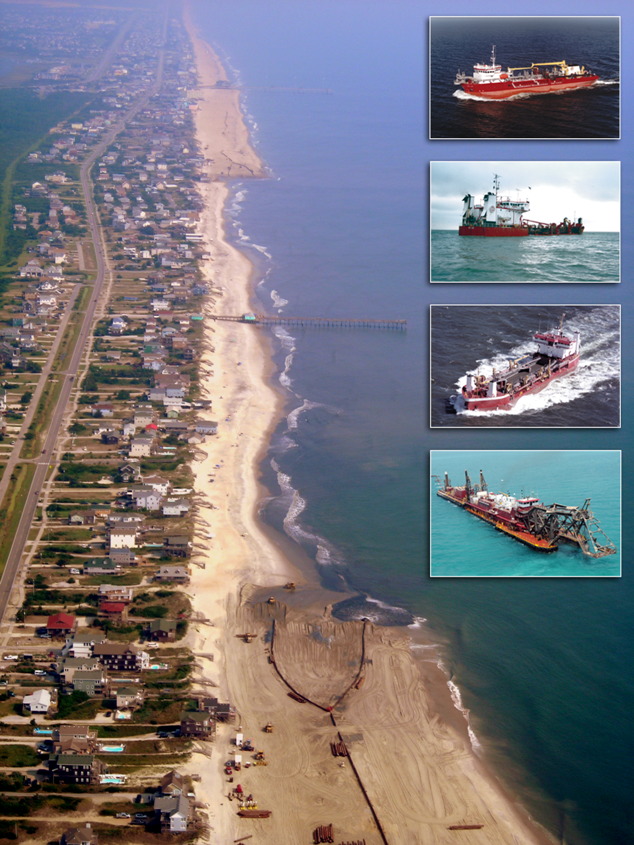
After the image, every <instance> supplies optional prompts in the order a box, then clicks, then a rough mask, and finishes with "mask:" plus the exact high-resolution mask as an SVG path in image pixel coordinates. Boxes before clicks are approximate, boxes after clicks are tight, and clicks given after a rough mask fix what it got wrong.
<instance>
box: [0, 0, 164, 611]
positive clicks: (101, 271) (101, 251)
mask: <svg viewBox="0 0 634 845" xmlns="http://www.w3.org/2000/svg"><path fill="white" fill-rule="evenodd" d="M166 31H167V12H165V17H164V21H163V36H162V44H165V35H166ZM164 61H165V49H164V47H161V49H160V51H159V56H158V64H157V73H156V80H155V82H154V84H153V85H152V87H151V88H150V89H149V90H148V91H147V92H146V93H145V94H144V95H143V96H142V97H141V98H140V99H139V100H137V102H136V103H135V104H134V105H133V106H132V107H131V108H130V109H129V110H128V111H127V112H126V113H125V114H124V115H123V117H122V118H121V120H120V121H119V123H117V124H116V125H115V126H114V127H112V129H111V130H110V131H109V133H108V135H107V136H106V137H105V138H104V139H103V141H102V142H101V143H100V144H99V145H98V146H97V147H96V148H95V149H94V150H93V152H92V153H91V154H90V155H89V156H88V158H87V159H86V161H85V162H84V163H83V164H82V166H81V170H80V181H81V187H82V191H83V195H84V201H85V203H86V214H87V218H88V225H89V227H90V235H91V238H92V242H93V244H94V247H95V257H96V260H97V278H96V280H95V284H94V286H93V289H92V296H91V298H90V303H89V305H88V308H87V309H86V313H85V315H84V319H83V322H82V326H81V330H80V333H79V338H78V340H77V343H76V344H75V348H74V350H73V353H72V356H71V360H70V362H69V364H68V367H67V368H66V373H65V377H64V383H63V384H62V389H61V392H60V396H59V399H58V401H57V404H56V406H55V410H54V411H53V417H52V419H51V424H50V427H49V429H48V435H47V437H46V441H45V443H44V452H43V453H42V458H41V459H40V460H39V461H38V462H37V465H36V468H35V475H34V476H33V481H32V483H31V487H30V489H29V492H28V496H27V501H26V503H25V505H24V510H23V511H22V516H21V518H20V523H19V525H18V528H17V530H16V533H15V537H14V540H13V544H12V546H11V551H10V552H9V556H8V558H7V563H6V566H5V568H4V572H3V573H2V579H1V580H0V624H2V622H4V621H5V618H4V617H5V614H6V610H7V605H8V603H9V598H10V596H11V592H12V590H13V585H14V582H15V579H16V576H17V574H18V569H19V566H20V560H21V559H22V552H23V551H24V547H25V545H26V541H27V538H28V535H29V531H30V529H31V525H32V524H33V520H34V517H35V512H36V508H37V504H38V500H39V493H40V490H41V489H42V487H43V485H44V482H45V480H46V473H47V471H48V467H49V460H48V457H49V456H52V454H53V451H54V448H55V443H56V441H57V438H58V436H59V434H60V430H61V427H62V420H63V418H64V414H65V412H66V407H67V405H68V401H69V399H70V395H71V391H72V389H73V386H74V380H75V376H76V375H77V373H78V371H79V365H80V363H81V359H82V356H83V354H84V350H85V348H86V342H87V340H88V338H89V336H90V332H91V328H92V324H93V320H94V318H95V312H96V310H97V304H98V302H99V299H100V297H101V293H102V290H103V286H104V280H105V276H106V262H105V258H104V255H105V244H104V243H103V239H102V237H101V228H100V225H99V221H98V219H97V213H96V210H95V206H94V203H93V198H92V194H91V190H90V170H91V168H92V166H93V164H94V163H95V161H96V160H97V158H99V157H100V156H102V155H103V154H104V152H105V151H106V149H107V148H108V147H109V146H110V144H111V143H112V142H113V141H114V139H115V138H116V136H117V135H118V134H119V132H121V131H122V130H123V129H124V128H125V125H126V124H127V123H128V121H130V120H132V118H133V117H134V116H135V115H136V114H137V112H138V111H140V109H143V108H145V106H146V105H147V104H148V102H149V100H150V98H151V97H153V96H154V94H156V93H157V92H158V91H159V90H160V87H161V84H162V82H163V66H164ZM34 407H35V404H34ZM18 448H19V446H18V444H17V443H16V449H18ZM44 455H46V456H47V457H46V458H44ZM16 463H17V461H16ZM5 476H6V477H7V478H8V477H9V476H10V473H9V474H8V475H7V473H6V471H5ZM0 501H1V500H0Z"/></svg>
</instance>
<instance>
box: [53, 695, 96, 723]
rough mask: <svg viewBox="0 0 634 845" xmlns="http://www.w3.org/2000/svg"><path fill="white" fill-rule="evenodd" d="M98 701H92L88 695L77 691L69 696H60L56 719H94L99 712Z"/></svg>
mask: <svg viewBox="0 0 634 845" xmlns="http://www.w3.org/2000/svg"><path fill="white" fill-rule="evenodd" d="M99 706H100V702H99V700H98V699H91V698H89V696H88V693H86V692H82V691H81V690H75V691H74V692H71V693H70V694H69V695H60V696H59V700H58V704H57V716H56V717H55V718H56V719H69V718H70V717H71V716H72V717H73V719H94V718H95V716H96V715H97V711H98V710H99Z"/></svg>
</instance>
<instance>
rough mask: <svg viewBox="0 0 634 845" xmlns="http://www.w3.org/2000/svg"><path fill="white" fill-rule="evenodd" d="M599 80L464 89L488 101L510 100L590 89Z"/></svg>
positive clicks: (468, 85)
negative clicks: (531, 95) (526, 95)
mask: <svg viewBox="0 0 634 845" xmlns="http://www.w3.org/2000/svg"><path fill="white" fill-rule="evenodd" d="M598 79H599V77H598V76H584V77H582V78H579V79H562V80H558V79H526V80H523V79H518V80H517V81H515V82H512V81H511V80H505V81H503V82H488V83H482V82H464V83H463V84H462V89H463V90H464V91H465V92H466V93H467V94H473V95H474V96H475V97H484V99H486V100H508V99H509V97H517V95H518V94H553V93H556V92H558V91H573V90H575V89H576V88H588V87H589V86H590V85H594V83H595V82H596V81H597V80H598Z"/></svg>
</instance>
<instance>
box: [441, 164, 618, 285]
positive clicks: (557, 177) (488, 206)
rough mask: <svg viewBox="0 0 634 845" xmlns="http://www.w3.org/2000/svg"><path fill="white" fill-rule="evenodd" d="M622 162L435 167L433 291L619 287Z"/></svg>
mask: <svg viewBox="0 0 634 845" xmlns="http://www.w3.org/2000/svg"><path fill="white" fill-rule="evenodd" d="M620 226H621V165H620V162H618V161H503V162H496V161H432V162H431V163H430V228H431V234H430V264H431V267H430V279H431V281H432V282H445V283H446V282H454V283H458V282H459V283H468V282H481V283H489V282H491V283H493V282H533V283H539V282H551V283H552V282H561V283H568V284H570V283H580V282H582V283H590V282H592V283H614V282H619V281H620V279H621V275H620V251H621V250H620V247H621V236H620Z"/></svg>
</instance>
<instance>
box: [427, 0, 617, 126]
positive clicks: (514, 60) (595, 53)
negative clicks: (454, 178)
mask: <svg viewBox="0 0 634 845" xmlns="http://www.w3.org/2000/svg"><path fill="white" fill-rule="evenodd" d="M465 5H466V4H465ZM545 9H547V11H545ZM491 11H492V10H491ZM530 11H531V13H533V14H534V15H536V17H519V16H515V15H513V16H509V17H480V18H477V17H462V18H461V17H452V18H445V17H433V18H432V19H431V22H430V28H429V31H430V94H431V109H430V137H431V138H618V137H619V89H620V86H619V72H620V67H619V19H618V18H617V17H612V18H601V17H590V16H589V15H588V16H587V17H565V18H564V17H552V15H553V12H555V13H556V12H562V11H564V9H563V8H562V7H561V6H559V7H558V8H557V9H553V7H552V6H551V7H550V8H548V7H547V6H545V5H542V8H541V9H540V8H539V7H536V6H535V4H533V8H531V10H530ZM565 11H566V12H567V13H568V14H569V15H575V14H577V15H583V14H584V10H583V9H582V8H581V7H580V6H577V8H576V9H566V10H565ZM597 11H598V10H597V9H596V8H595V10H594V15H596V13H597ZM461 12H462V14H464V15H478V14H479V15H486V14H490V11H489V10H485V9H484V8H482V7H478V8H477V9H476V8H474V7H471V8H468V7H467V8H465V9H464V10H462V9H459V8H454V9H453V10H452V14H453V15H460V13H461ZM496 13H499V7H495V11H493V14H496ZM540 14H541V15H544V17H537V16H538V15H540ZM615 14H616V10H615ZM493 45H495V48H496V49H495V56H496V62H497V64H501V65H502V67H503V69H504V70H506V68H507V67H514V68H521V67H530V65H531V64H532V63H533V62H558V61H562V60H563V61H566V62H567V63H568V64H569V65H577V64H578V65H582V66H584V67H586V68H587V69H588V70H590V71H592V72H593V73H594V74H596V75H598V76H599V82H597V83H595V84H594V85H593V86H592V87H591V88H586V89H579V90H577V91H567V92H561V93H558V94H549V95H540V96H530V95H521V96H518V97H516V98H513V99H512V100H503V101H500V102H491V101H488V100H483V99H482V98H477V97H474V96H472V95H470V94H467V93H465V92H464V91H463V90H462V88H461V87H460V86H456V85H454V80H455V78H456V74H457V72H458V70H462V71H464V72H465V73H466V74H467V75H471V74H472V73H473V66H474V65H475V64H477V63H485V64H490V58H491V47H492V46H493Z"/></svg>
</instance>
